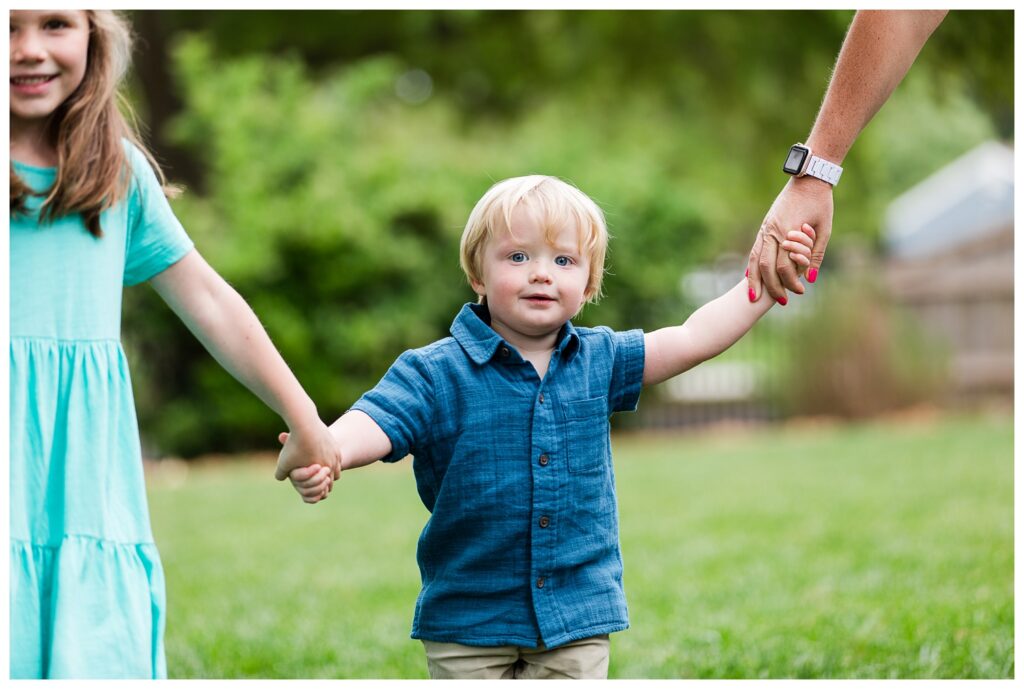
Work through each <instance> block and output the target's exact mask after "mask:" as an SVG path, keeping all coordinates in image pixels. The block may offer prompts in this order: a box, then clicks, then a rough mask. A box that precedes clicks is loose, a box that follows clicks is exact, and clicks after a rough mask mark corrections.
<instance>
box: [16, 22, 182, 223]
mask: <svg viewBox="0 0 1024 689" xmlns="http://www.w3.org/2000/svg"><path fill="white" fill-rule="evenodd" d="M86 15H87V16H88V18H89V48H88V57H87V64H86V68H85V75H84V76H83V77H82V83H81V84H79V85H78V88H77V89H75V91H74V93H72V94H71V95H70V96H68V98H67V100H65V101H64V102H63V103H61V104H60V105H59V106H58V107H57V109H56V110H55V111H54V113H53V115H52V116H51V121H50V130H49V138H50V144H51V145H52V146H53V147H54V148H55V149H56V151H57V179H56V181H55V182H54V184H53V186H52V187H51V188H50V190H49V191H48V192H46V199H45V200H44V201H43V204H42V206H41V208H40V218H42V219H44V220H53V219H54V218H57V217H60V216H63V215H67V214H70V213H81V214H82V220H83V222H84V223H85V226H86V228H87V229H88V230H89V232H90V233H91V234H92V235H93V236H95V237H99V236H101V235H102V234H103V232H102V230H101V228H100V213H102V212H103V211H104V210H106V209H107V208H110V207H111V206H113V205H114V204H116V203H117V202H118V201H120V200H121V199H122V198H124V196H125V194H127V191H128V184H129V179H130V175H129V174H127V170H128V165H129V163H128V160H127V154H126V151H125V147H124V140H125V139H127V140H128V141H129V142H131V143H132V144H134V145H135V146H136V147H137V148H138V149H139V150H140V151H142V153H143V154H144V155H145V157H146V159H147V160H148V161H149V163H150V165H151V166H152V167H153V170H154V172H155V173H156V175H157V177H158V179H159V180H160V183H161V184H165V183H166V182H165V179H164V176H163V172H162V171H161V170H160V166H159V165H158V164H157V163H156V161H155V160H154V159H153V156H152V155H151V154H150V153H149V151H148V150H146V148H145V146H143V145H142V144H141V142H140V141H139V136H138V133H137V132H136V129H135V126H134V116H133V115H132V111H131V107H130V106H129V105H128V103H127V101H125V100H124V98H123V96H122V95H121V93H120V91H119V90H118V87H119V86H120V84H121V81H122V80H123V79H124V76H125V74H126V73H127V71H128V67H129V65H130V64H131V49H132V33H131V29H130V28H129V25H128V22H127V20H125V19H124V18H123V17H122V16H121V15H120V14H118V13H116V12H113V11H110V10H86ZM119 105H120V106H121V108H123V111H124V113H127V115H128V118H129V119H126V117H125V114H123V113H122V110H121V108H119V107H118V106H119ZM165 191H168V192H173V190H172V189H166V188H165ZM32 193H33V192H32V190H31V189H30V188H29V187H28V185H26V184H25V183H24V182H23V181H22V180H21V179H20V178H19V177H18V176H17V175H16V174H15V173H14V168H13V167H12V168H11V196H10V203H11V214H12V215H13V214H15V213H24V212H25V211H26V205H25V201H26V199H27V197H28V196H30V195H32Z"/></svg>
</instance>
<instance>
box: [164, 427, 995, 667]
mask: <svg viewBox="0 0 1024 689" xmlns="http://www.w3.org/2000/svg"><path fill="white" fill-rule="evenodd" d="M614 451H615V466H616V480H617V483H618V490H619V511H620V521H621V538H622V550H623V559H624V561H625V583H626V594H627V598H628V601H629V609H630V622H631V624H632V628H631V629H629V630H628V631H625V632H622V633H619V634H614V635H613V636H612V656H611V667H610V676H611V677H616V678H704V677H726V678H753V677H771V678H780V677H829V678H850V677H876V678H884V677H901V678H920V677H932V678H939V677H985V678H1010V677H1013V673H1014V666H1013V631H1014V625H1013V426H1012V420H1011V419H1010V418H1009V417H1005V418H981V417H970V418H962V417H951V418H941V419H938V420H934V421H932V422H927V421H926V422H907V423H902V424H901V423H895V422H893V423H889V424H866V425H857V426H829V425H822V426H813V425H801V426H791V427H788V428H780V429H774V430H737V431H719V432H716V433H710V434H702V435H682V436H649V437H641V436H637V435H630V436H617V437H616V438H615V440H614ZM150 501H151V507H152V514H153V528H154V531H155V534H156V540H157V543H158V545H159V546H160V550H161V553H162V557H163V562H164V568H165V571H166V576H167V589H168V606H169V615H168V622H167V636H166V641H167V664H168V671H169V673H170V676H171V678H191V677H210V678H231V677H268V678H269V677H310V678H423V677H426V668H425V662H424V656H423V650H422V646H421V645H420V643H419V642H418V641H414V640H412V639H410V638H409V627H410V624H411V619H412V610H413V604H414V602H415V599H416V594H417V593H418V591H419V573H418V570H417V568H416V562H415V547H416V539H417V537H418V535H419V532H420V529H421V528H422V527H423V524H424V522H425V521H426V519H427V516H428V515H427V512H426V510H425V509H424V508H423V506H422V504H421V503H420V502H419V499H418V497H417V495H416V489H415V482H414V479H413V476H412V471H411V463H410V462H409V461H408V460H405V461H403V462H401V463H399V464H397V465H391V466H385V465H374V466H371V467H368V468H365V469H360V470H358V471H353V472H351V473H348V474H346V475H345V476H344V477H343V480H342V481H341V482H340V483H339V484H338V486H337V487H336V488H335V490H334V492H333V493H332V495H331V498H330V499H329V500H328V501H327V502H325V503H323V504H320V505H316V506H312V507H311V506H308V505H305V504H303V503H301V501H300V500H299V499H298V497H297V496H296V495H294V494H293V492H292V490H291V488H290V487H289V486H287V485H286V484H280V483H276V482H275V481H274V480H273V477H272V467H271V465H270V464H268V463H266V462H222V463H205V464H203V465H201V466H192V467H190V468H189V470H188V473H187V475H185V476H179V475H178V474H177V473H176V472H173V471H170V470H169V469H168V468H164V469H158V470H156V471H154V472H152V474H151V476H150Z"/></svg>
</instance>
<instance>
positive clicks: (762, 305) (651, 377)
mask: <svg viewBox="0 0 1024 689" xmlns="http://www.w3.org/2000/svg"><path fill="white" fill-rule="evenodd" d="M813 241H814V230H813V229H811V227H810V225H804V226H803V231H802V232H798V231H793V232H790V233H789V234H788V236H787V239H786V241H784V242H783V243H782V248H783V249H784V250H786V251H789V252H790V255H791V256H792V257H793V260H795V261H797V262H800V263H802V264H803V265H806V263H805V262H809V260H810V259H809V257H810V254H811V245H812V243H813ZM748 289H749V288H748V286H747V283H746V281H745V280H744V281H742V282H739V283H738V284H737V285H736V286H735V287H733V288H732V289H730V290H729V291H728V292H726V293H725V294H723V295H722V296H720V297H718V298H717V299H715V300H714V301H710V302H708V303H707V304H705V305H704V306H702V307H700V308H699V309H697V310H696V311H694V312H693V315H691V316H690V317H689V318H688V319H686V322H685V323H683V324H682V325H676V326H671V327H668V328H662V329H660V330H655V331H654V332H650V333H647V334H645V335H644V349H645V352H646V353H645V356H644V385H654V384H655V383H660V382H662V381H664V380H668V379H669V378H671V377H673V376H676V375H679V374H680V373H682V372H683V371H686V370H689V369H691V368H693V367H694V366H696V365H697V364H699V363H701V362H702V361H707V360H708V359H711V358H712V357H715V356H718V355H719V354H721V353H722V352H724V351H725V350H727V349H728V348H729V347H731V346H732V345H733V344H734V343H735V342H736V341H737V340H739V339H740V338H741V337H743V335H744V334H745V333H746V332H747V331H748V330H750V328H751V327H753V325H754V323H756V322H757V320H758V319H759V318H760V317H761V316H763V315H764V314H765V313H767V312H768V309H770V308H771V307H772V306H773V305H774V303H775V300H774V299H772V298H771V297H770V296H766V295H765V294H763V293H762V294H761V298H760V299H758V300H757V301H756V302H753V303H751V301H750V297H749V293H748Z"/></svg>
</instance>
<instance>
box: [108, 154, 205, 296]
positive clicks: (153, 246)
mask: <svg viewBox="0 0 1024 689" xmlns="http://www.w3.org/2000/svg"><path fill="white" fill-rule="evenodd" d="M125 149H126V153H127V155H128V161H129V164H130V167H131V176H132V181H131V184H130V187H129V192H128V200H127V203H128V239H127V242H126V248H125V266H124V284H126V285H136V284H138V283H140V282H145V281H146V280H149V279H150V278H152V277H153V276H155V275H157V274H158V273H161V272H163V271H164V270H166V269H167V268H169V267H170V266H172V265H174V264H175V263H177V262H178V261H180V260H181V259H182V258H184V257H185V255H186V254H187V253H188V252H189V251H191V250H192V240H191V239H189V237H188V235H187V234H185V229H184V228H183V227H182V226H181V223H180V222H178V218H177V217H175V215H174V211H172V210H171V204H169V203H168V202H167V197H166V196H165V195H164V191H163V188H162V187H161V186H160V181H159V180H158V179H157V177H156V173H155V172H153V168H152V167H151V166H150V164H149V161H148V160H147V159H146V156H145V155H144V154H143V153H142V151H140V150H139V149H138V148H136V147H135V146H133V145H131V144H128V143H126V144H125Z"/></svg>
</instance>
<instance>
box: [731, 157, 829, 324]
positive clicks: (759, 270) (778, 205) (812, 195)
mask: <svg viewBox="0 0 1024 689" xmlns="http://www.w3.org/2000/svg"><path fill="white" fill-rule="evenodd" d="M832 209H833V206H832V185H830V184H828V183H827V182H823V181H821V180H818V179H815V178H813V177H793V178H791V179H790V180H789V181H788V182H787V183H786V186H785V187H783V188H782V191H781V192H779V195H778V196H777V197H776V198H775V202H774V203H772V206H771V208H769V209H768V214H767V215H765V217H764V221H762V223H761V229H760V230H759V231H758V233H757V238H756V239H755V240H754V246H753V248H752V249H751V250H750V259H749V260H748V261H747V288H748V296H749V298H750V301H757V300H758V299H760V298H761V286H762V284H763V286H764V288H765V289H766V290H767V291H768V294H769V295H770V296H771V298H772V299H774V300H775V301H777V302H779V303H780V304H782V305H785V304H786V303H787V301H788V300H787V298H786V290H787V289H789V290H790V291H792V292H795V293H796V294H803V293H804V290H805V287H804V286H803V284H802V283H801V282H800V275H802V274H803V273H804V270H805V268H804V267H803V266H798V265H797V264H796V263H795V262H794V261H793V260H792V259H791V258H790V257H789V253H788V252H786V251H779V245H781V244H782V242H784V241H785V240H786V233H787V232H789V231H791V230H799V229H800V227H801V226H802V225H803V224H804V223H807V224H808V225H810V226H811V227H813V228H814V230H815V232H816V236H815V239H814V247H813V248H812V249H811V264H810V266H808V267H807V268H806V271H807V281H808V282H814V281H815V280H817V279H818V271H819V270H820V268H821V261H822V259H824V258H825V247H827V246H828V240H829V236H830V235H831V234H832Z"/></svg>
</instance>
